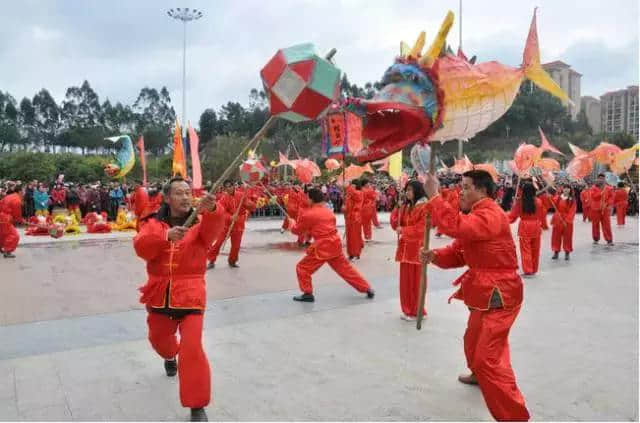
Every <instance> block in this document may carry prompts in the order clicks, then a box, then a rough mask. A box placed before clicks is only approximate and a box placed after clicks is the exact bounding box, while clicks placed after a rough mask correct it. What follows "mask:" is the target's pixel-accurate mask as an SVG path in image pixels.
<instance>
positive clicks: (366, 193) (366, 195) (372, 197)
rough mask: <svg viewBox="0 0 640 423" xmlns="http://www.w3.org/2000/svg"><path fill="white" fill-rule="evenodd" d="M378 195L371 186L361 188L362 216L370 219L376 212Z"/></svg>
mask: <svg viewBox="0 0 640 423" xmlns="http://www.w3.org/2000/svg"><path fill="white" fill-rule="evenodd" d="M377 203H378V195H377V194H376V191H375V190H374V189H373V188H369V187H366V188H362V216H363V218H364V217H367V218H369V219H371V218H372V217H373V215H374V214H375V213H376V206H377Z"/></svg>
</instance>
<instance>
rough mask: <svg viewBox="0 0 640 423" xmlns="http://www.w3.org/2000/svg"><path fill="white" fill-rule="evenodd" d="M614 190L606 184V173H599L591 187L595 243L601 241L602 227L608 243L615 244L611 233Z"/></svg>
mask: <svg viewBox="0 0 640 423" xmlns="http://www.w3.org/2000/svg"><path fill="white" fill-rule="evenodd" d="M613 201H614V200H613V190H612V189H611V187H610V186H606V185H605V177H604V174H603V173H601V174H599V175H598V179H597V180H596V183H595V185H594V186H592V187H591V188H590V189H589V208H590V210H591V235H592V236H593V243H594V244H597V243H598V242H599V241H600V228H602V234H603V235H604V239H605V240H606V241H607V244H608V245H613V234H612V233H611V207H612V206H613Z"/></svg>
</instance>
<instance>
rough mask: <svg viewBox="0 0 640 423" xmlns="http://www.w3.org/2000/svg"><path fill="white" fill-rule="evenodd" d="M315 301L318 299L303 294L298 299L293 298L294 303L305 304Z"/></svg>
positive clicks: (311, 295)
mask: <svg viewBox="0 0 640 423" xmlns="http://www.w3.org/2000/svg"><path fill="white" fill-rule="evenodd" d="M315 300H316V299H315V297H314V296H313V294H302V295H298V296H297V297H293V301H302V302H305V303H312V302H314V301H315Z"/></svg>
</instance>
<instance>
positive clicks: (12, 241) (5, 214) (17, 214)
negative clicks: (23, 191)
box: [0, 185, 23, 258]
mask: <svg viewBox="0 0 640 423" xmlns="http://www.w3.org/2000/svg"><path fill="white" fill-rule="evenodd" d="M22 220H23V219H22V198H21V197H20V193H19V192H18V191H17V188H16V186H15V185H13V186H10V187H9V188H8V189H7V196H6V197H4V198H3V199H2V200H0V251H1V252H2V255H3V256H4V258H14V257H15V255H14V254H13V252H14V251H15V250H16V248H18V242H20V235H19V234H18V231H17V229H16V228H15V227H14V226H13V225H14V224H16V223H22Z"/></svg>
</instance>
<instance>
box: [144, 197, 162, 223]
mask: <svg viewBox="0 0 640 423" xmlns="http://www.w3.org/2000/svg"><path fill="white" fill-rule="evenodd" d="M163 201H164V197H163V196H162V193H160V192H159V193H157V194H156V195H154V196H153V197H151V196H150V197H149V203H148V206H147V209H146V210H145V211H144V212H143V213H142V216H143V217H144V216H149V215H150V214H152V213H155V212H157V211H158V210H159V209H160V206H162V202H163Z"/></svg>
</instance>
